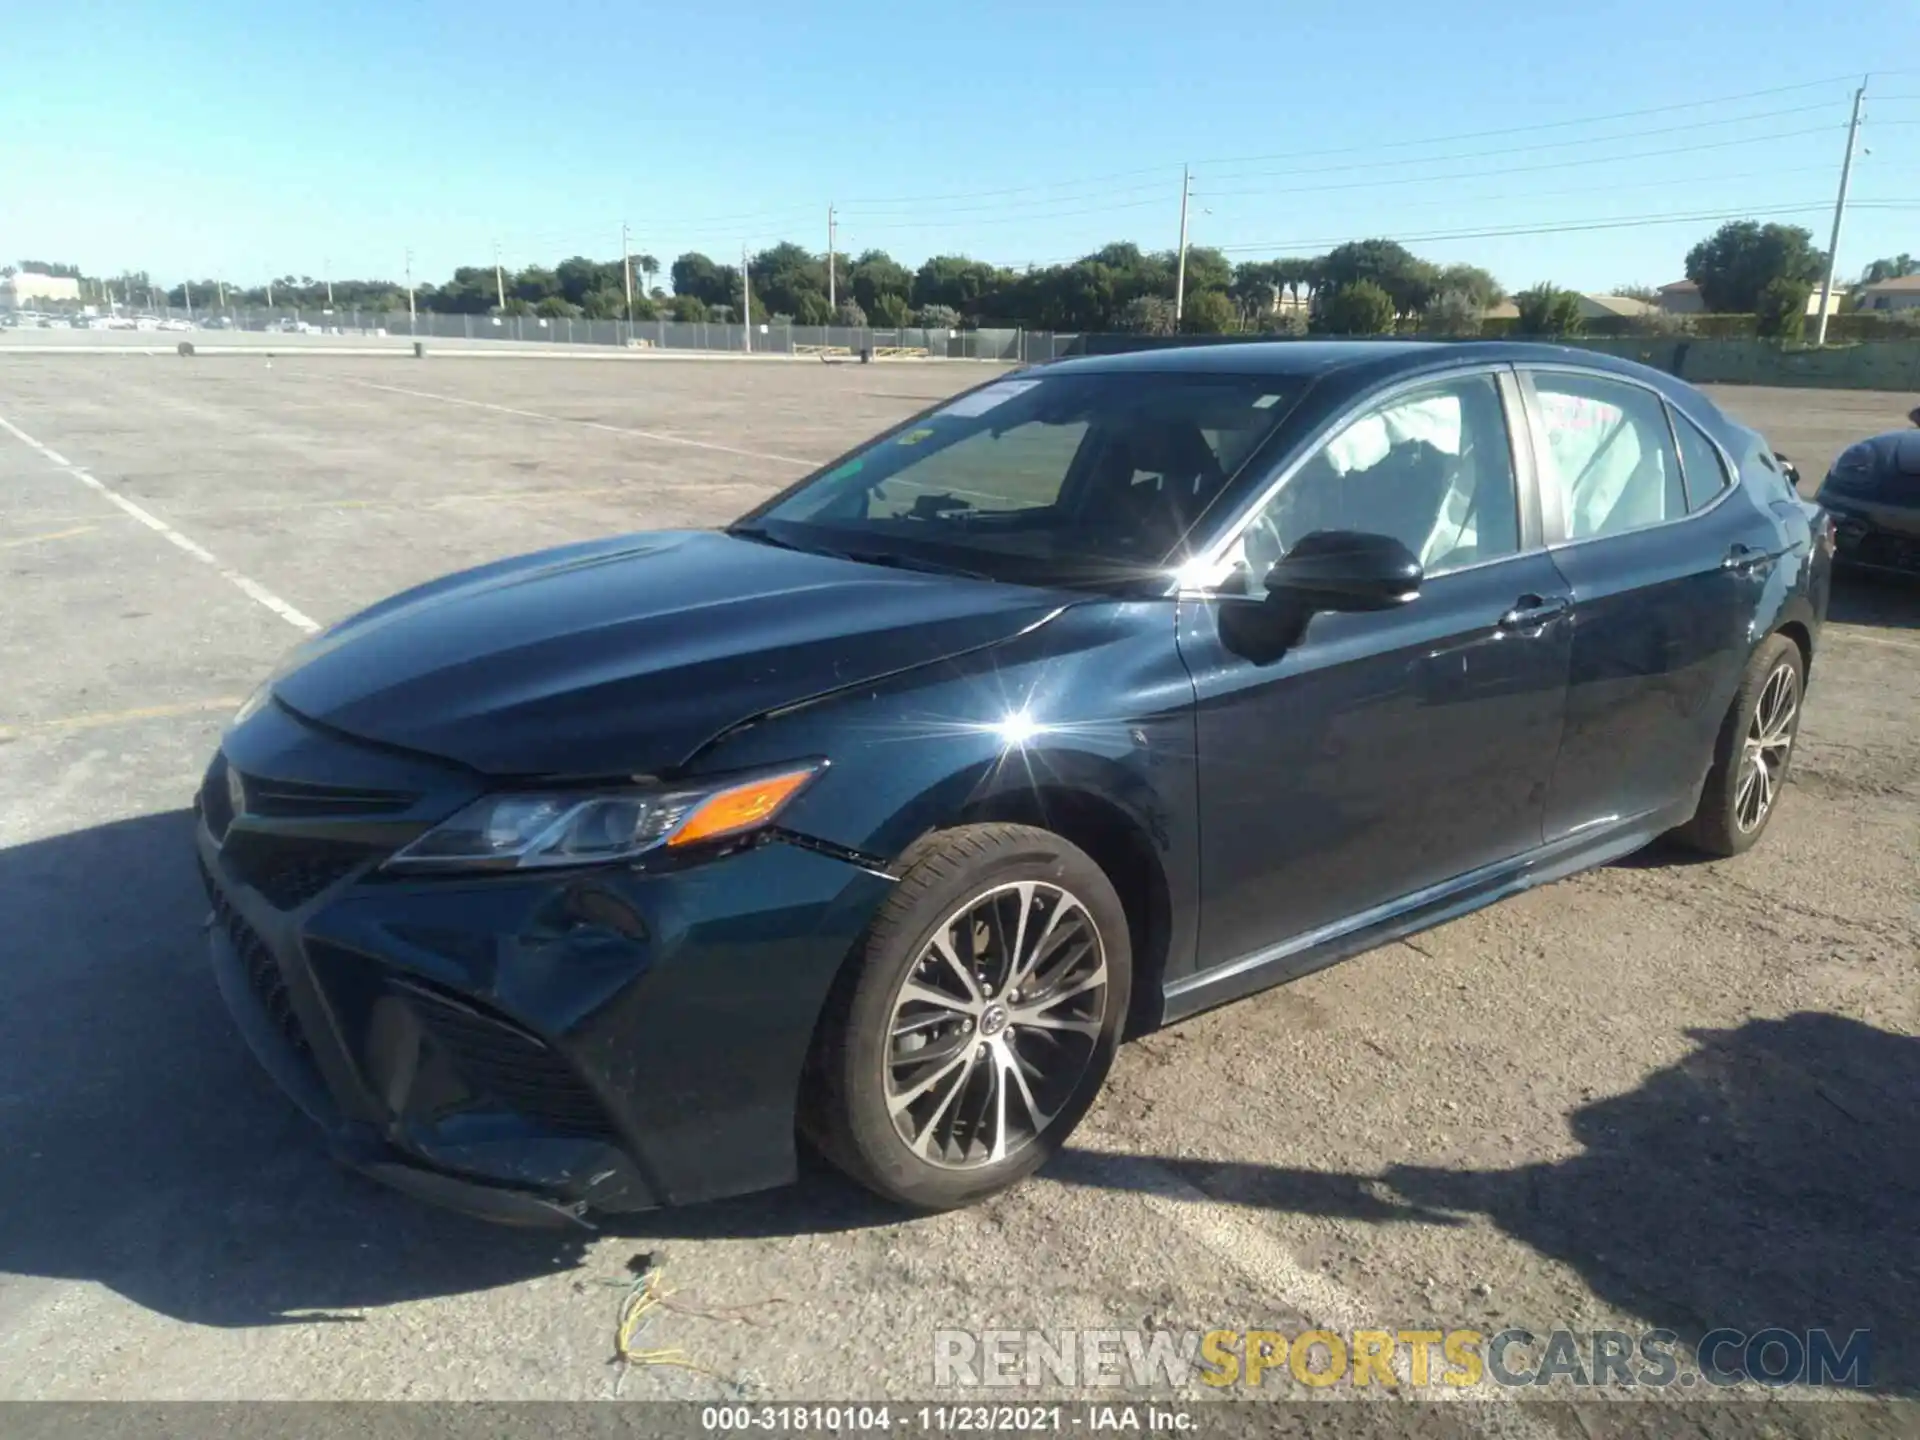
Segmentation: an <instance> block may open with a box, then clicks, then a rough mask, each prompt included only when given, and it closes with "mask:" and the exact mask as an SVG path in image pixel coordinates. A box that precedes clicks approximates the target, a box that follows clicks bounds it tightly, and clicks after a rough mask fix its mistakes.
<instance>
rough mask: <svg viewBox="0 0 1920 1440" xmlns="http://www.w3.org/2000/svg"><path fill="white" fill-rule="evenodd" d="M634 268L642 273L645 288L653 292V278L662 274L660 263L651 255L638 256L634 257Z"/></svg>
mask: <svg viewBox="0 0 1920 1440" xmlns="http://www.w3.org/2000/svg"><path fill="white" fill-rule="evenodd" d="M633 268H634V269H636V270H638V271H639V272H640V274H641V276H642V277H643V280H644V285H645V288H646V289H648V290H651V289H652V288H653V277H654V276H656V275H658V274H659V273H660V262H659V261H658V260H656V259H655V258H654V257H653V256H651V255H636V256H634V257H633Z"/></svg>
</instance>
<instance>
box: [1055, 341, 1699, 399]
mask: <svg viewBox="0 0 1920 1440" xmlns="http://www.w3.org/2000/svg"><path fill="white" fill-rule="evenodd" d="M1449 362H1451V363H1456V364H1461V365H1471V364H1475V363H1487V362H1506V363H1509V364H1516V365H1518V364H1535V365H1540V364H1556V365H1579V366H1581V367H1583V368H1586V369H1591V370H1610V371H1613V372H1614V373H1616V374H1620V375H1630V376H1632V377H1634V378H1635V379H1638V380H1642V381H1647V380H1658V381H1659V382H1661V385H1662V388H1663V389H1664V388H1669V387H1670V386H1671V384H1672V382H1673V377H1672V376H1670V375H1668V374H1667V373H1666V372H1665V371H1661V370H1655V369H1653V368H1652V367H1651V366H1647V365H1641V364H1638V363H1637V362H1635V361H1632V360H1623V359H1620V358H1619V357H1618V356H1614V355H1608V354H1605V353H1604V352H1602V351H1598V350H1583V349H1580V348H1578V347H1576V346H1572V345H1545V344H1540V343H1538V342H1529V341H1517V340H1464V341H1442V340H1264V341H1228V342H1219V343H1214V344H1201V345H1174V346H1164V347H1155V348H1150V349H1145V350H1131V351H1127V352H1126V353H1124V354H1119V355H1087V356H1081V357H1078V358H1075V359H1071V360H1056V361H1054V362H1052V363H1051V364H1049V365H1047V366H1046V367H1045V368H1046V369H1047V370H1048V371H1049V372H1050V373H1052V372H1075V373H1079V374H1106V373H1124V372H1134V373H1150V374H1196V375H1290V376H1304V377H1310V378H1311V377H1317V376H1321V375H1327V374H1330V373H1332V372H1334V371H1354V370H1360V369H1365V370H1368V371H1371V372H1373V375H1372V377H1371V378H1385V377H1387V376H1390V375H1392V374H1394V373H1396V372H1398V371H1402V370H1404V371H1408V372H1412V371H1416V370H1424V369H1427V368H1429V367H1432V366H1438V365H1443V364H1446V363H1449Z"/></svg>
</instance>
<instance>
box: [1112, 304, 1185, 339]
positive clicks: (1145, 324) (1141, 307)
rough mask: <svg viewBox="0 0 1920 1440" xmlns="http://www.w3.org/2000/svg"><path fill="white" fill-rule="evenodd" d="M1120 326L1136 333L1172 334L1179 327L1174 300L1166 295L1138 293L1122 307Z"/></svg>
mask: <svg viewBox="0 0 1920 1440" xmlns="http://www.w3.org/2000/svg"><path fill="white" fill-rule="evenodd" d="M1120 328H1121V329H1122V330H1127V331H1130V332H1132V333H1133V334H1135V335H1171V334H1173V333H1174V331H1175V330H1176V329H1177V328H1178V326H1177V324H1176V323H1175V321H1174V318H1173V302H1172V301H1171V300H1169V299H1167V298H1166V297H1165V296H1164V295H1136V296H1135V297H1134V298H1133V299H1131V300H1129V301H1128V302H1127V303H1126V304H1125V305H1124V306H1123V307H1122V308H1121V311H1120Z"/></svg>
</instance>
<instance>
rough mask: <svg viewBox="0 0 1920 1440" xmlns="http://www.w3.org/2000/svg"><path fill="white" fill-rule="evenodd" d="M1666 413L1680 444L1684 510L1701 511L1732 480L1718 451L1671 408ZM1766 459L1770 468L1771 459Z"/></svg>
mask: <svg viewBox="0 0 1920 1440" xmlns="http://www.w3.org/2000/svg"><path fill="white" fill-rule="evenodd" d="M1667 411H1668V414H1670V415H1671V416H1672V418H1673V434H1674V438H1675V439H1677V440H1678V441H1679V442H1680V473H1681V474H1682V475H1683V476H1685V477H1686V482H1687V509H1689V510H1703V509H1705V508H1706V507H1707V506H1708V505H1711V504H1712V503H1713V499H1714V497H1715V496H1716V495H1718V494H1719V493H1720V492H1721V491H1722V490H1724V489H1726V488H1727V486H1729V485H1731V484H1732V483H1733V476H1732V475H1731V474H1730V473H1729V472H1728V470H1727V462H1726V458H1725V457H1724V456H1723V455H1721V453H1720V447H1719V446H1718V445H1715V444H1714V443H1713V441H1711V440H1709V439H1708V438H1707V436H1706V434H1705V433H1704V432H1703V431H1702V430H1701V429H1700V427H1699V426H1698V425H1696V424H1694V423H1693V421H1691V420H1689V419H1688V418H1687V417H1686V416H1685V415H1683V414H1681V413H1680V411H1679V410H1678V409H1676V408H1675V407H1673V406H1671V405H1670V406H1668V407H1667ZM1763 453H1764V452H1763ZM1766 458H1767V461H1768V463H1769V465H1771V462H1772V460H1773V457H1772V456H1771V455H1768V456H1767V457H1766ZM1775 474H1776V478H1780V479H1781V480H1782V483H1784V477H1780V476H1779V475H1778V472H1777V471H1776V472H1775Z"/></svg>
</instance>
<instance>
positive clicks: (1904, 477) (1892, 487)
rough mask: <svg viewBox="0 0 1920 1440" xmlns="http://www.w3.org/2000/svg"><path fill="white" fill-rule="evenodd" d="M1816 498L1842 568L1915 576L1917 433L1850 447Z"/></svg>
mask: <svg viewBox="0 0 1920 1440" xmlns="http://www.w3.org/2000/svg"><path fill="white" fill-rule="evenodd" d="M1915 413H1916V415H1920V411H1916V412H1915ZM1915 423H1916V424H1920V420H1916V422H1915ZM1818 499H1819V501H1820V504H1821V505H1822V506H1824V507H1825V508H1826V510H1827V513H1828V514H1830V515H1831V516H1832V517H1833V521H1834V528H1835V532H1836V533H1835V538H1836V542H1837V544H1838V550H1837V551H1836V553H1835V556H1834V558H1835V560H1836V562H1837V563H1838V564H1839V565H1840V566H1841V567H1842V568H1844V569H1848V570H1862V571H1871V572H1876V573H1879V574H1883V575H1900V576H1916V577H1920V429H1915V430H1891V431H1888V432H1887V433H1886V434H1884V435H1876V436H1874V437H1873V438H1872V439H1871V440H1862V441H1861V442H1860V443H1859V444H1857V445H1849V446H1848V447H1847V448H1846V449H1845V450H1844V451H1842V452H1841V454H1840V458H1839V459H1837V460H1835V461H1834V462H1833V468H1832V469H1831V470H1829V471H1828V472H1827V478H1826V479H1825V480H1823V481H1821V482H1820V492H1819V496H1818Z"/></svg>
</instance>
